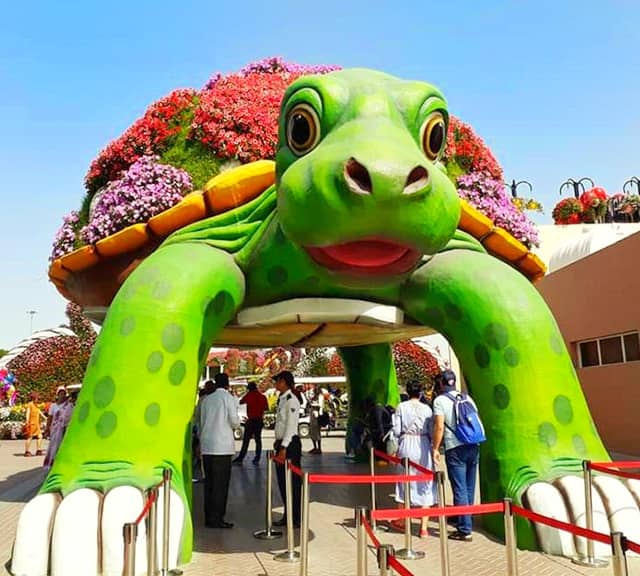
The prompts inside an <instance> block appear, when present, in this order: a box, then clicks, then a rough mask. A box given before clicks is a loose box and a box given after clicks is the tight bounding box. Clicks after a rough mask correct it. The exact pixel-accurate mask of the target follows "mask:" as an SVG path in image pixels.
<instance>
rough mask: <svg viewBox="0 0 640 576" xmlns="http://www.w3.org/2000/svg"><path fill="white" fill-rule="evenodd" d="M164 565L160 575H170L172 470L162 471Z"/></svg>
mask: <svg viewBox="0 0 640 576" xmlns="http://www.w3.org/2000/svg"><path fill="white" fill-rule="evenodd" d="M162 497H163V507H162V508H163V514H162V565H161V567H160V573H161V574H162V576H167V574H169V522H170V506H171V468H165V469H164V470H163V471H162Z"/></svg>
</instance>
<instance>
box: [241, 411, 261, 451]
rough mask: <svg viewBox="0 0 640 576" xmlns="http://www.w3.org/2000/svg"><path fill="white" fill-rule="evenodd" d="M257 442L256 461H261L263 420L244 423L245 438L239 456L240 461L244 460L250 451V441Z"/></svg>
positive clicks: (252, 419)
mask: <svg viewBox="0 0 640 576" xmlns="http://www.w3.org/2000/svg"><path fill="white" fill-rule="evenodd" d="M251 438H253V439H255V441H256V456H255V458H254V460H256V461H257V460H260V454H262V418H251V419H249V420H247V421H246V422H245V423H244V436H243V437H242V448H240V454H238V460H243V459H244V457H245V456H246V455H247V450H248V449H249V440H251Z"/></svg>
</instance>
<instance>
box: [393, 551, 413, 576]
mask: <svg viewBox="0 0 640 576" xmlns="http://www.w3.org/2000/svg"><path fill="white" fill-rule="evenodd" d="M389 566H390V567H391V568H393V569H394V570H395V571H396V572H397V573H398V574H399V575H400V576H413V572H409V570H407V568H405V567H404V566H403V565H402V564H400V562H399V560H398V559H397V558H396V557H395V556H389Z"/></svg>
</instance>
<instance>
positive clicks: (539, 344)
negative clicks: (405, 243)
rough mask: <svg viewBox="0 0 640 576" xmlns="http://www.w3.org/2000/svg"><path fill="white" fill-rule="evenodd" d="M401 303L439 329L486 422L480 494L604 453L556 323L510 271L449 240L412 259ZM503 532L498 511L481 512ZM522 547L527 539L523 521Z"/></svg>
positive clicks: (520, 486)
mask: <svg viewBox="0 0 640 576" xmlns="http://www.w3.org/2000/svg"><path fill="white" fill-rule="evenodd" d="M402 298H403V302H404V309H405V311H406V313H407V314H409V315H410V316H412V317H413V318H415V319H416V320H418V321H420V322H422V323H424V324H426V325H428V326H431V327H433V328H434V329H436V330H438V331H440V332H441V333H442V334H444V335H445V336H446V338H447V339H448V340H449V342H450V343H451V345H452V346H453V348H454V350H455V351H456V354H457V355H458V357H459V359H460V361H461V365H462V370H463V372H464V375H465V379H466V383H467V385H468V387H469V390H470V392H471V394H472V396H473V398H474V399H475V401H476V402H477V404H478V408H479V411H480V414H481V417H482V419H483V421H484V423H485V427H486V432H487V442H485V443H484V444H482V447H481V458H480V461H481V464H480V478H481V482H480V488H481V494H482V499H483V501H485V502H492V501H497V500H500V499H502V498H504V497H511V498H514V500H515V501H518V502H520V501H521V496H522V494H523V492H524V490H525V489H526V488H527V487H528V486H529V485H530V484H531V483H532V482H534V481H536V480H543V481H545V480H552V479H553V478H555V477H557V476H561V475H564V474H566V473H569V472H579V471H580V469H581V467H580V464H581V460H582V459H583V458H592V459H596V460H602V459H608V455H607V452H606V450H605V449H604V447H603V445H602V442H601V441H600V438H599V437H598V434H597V431H596V429H595V426H594V424H593V421H592V418H591V414H590V413H589V408H588V406H587V403H586V401H585V398H584V395H583V393H582V389H581V387H580V383H579V381H578V378H577V376H576V373H575V370H574V367H573V364H572V362H571V358H570V356H569V354H568V352H567V350H566V348H565V345H564V343H563V340H562V336H561V334H560V332H559V330H558V326H557V324H556V322H555V320H554V318H553V316H552V315H551V312H550V311H549V309H548V308H547V306H546V304H545V302H544V300H543V299H542V297H541V296H540V294H539V293H538V291H537V290H536V289H535V288H534V287H533V286H532V285H531V284H530V283H529V282H528V281H527V280H526V279H525V278H524V277H523V276H522V275H521V274H519V273H518V272H516V271H515V270H513V269H512V268H510V267H509V266H507V265H506V264H504V263H502V262H500V261H499V260H497V259H495V258H493V257H491V256H489V255H487V254H482V253H478V252H472V251H465V250H452V251H450V252H444V253H442V254H439V255H437V256H435V257H434V258H433V259H432V260H431V261H430V262H429V263H428V264H426V265H424V266H423V267H421V268H420V269H418V270H417V271H416V272H415V274H414V275H413V277H412V278H411V280H410V281H409V283H408V284H407V286H406V289H405V290H404V292H403V296H402ZM487 525H488V527H489V528H490V529H491V530H492V531H494V532H495V533H500V532H501V530H502V529H501V526H502V519H501V518H498V517H497V516H495V515H494V516H492V517H491V516H490V517H487ZM518 544H519V546H520V547H530V548H533V547H535V535H534V533H533V529H532V527H531V526H530V524H529V523H525V522H522V523H520V524H519V525H518Z"/></svg>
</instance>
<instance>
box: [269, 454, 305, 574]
mask: <svg viewBox="0 0 640 576" xmlns="http://www.w3.org/2000/svg"><path fill="white" fill-rule="evenodd" d="M284 467H285V476H284V478H285V490H284V491H285V500H286V502H285V503H284V508H285V510H286V512H285V514H286V515H287V549H286V550H285V551H284V552H281V553H280V554H276V555H275V556H274V557H273V559H274V560H277V561H278V562H297V561H298V560H299V559H300V554H298V552H296V551H295V550H294V547H295V543H294V541H293V536H294V534H293V480H292V476H291V475H292V474H293V472H292V471H291V465H290V462H289V460H285V463H284Z"/></svg>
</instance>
